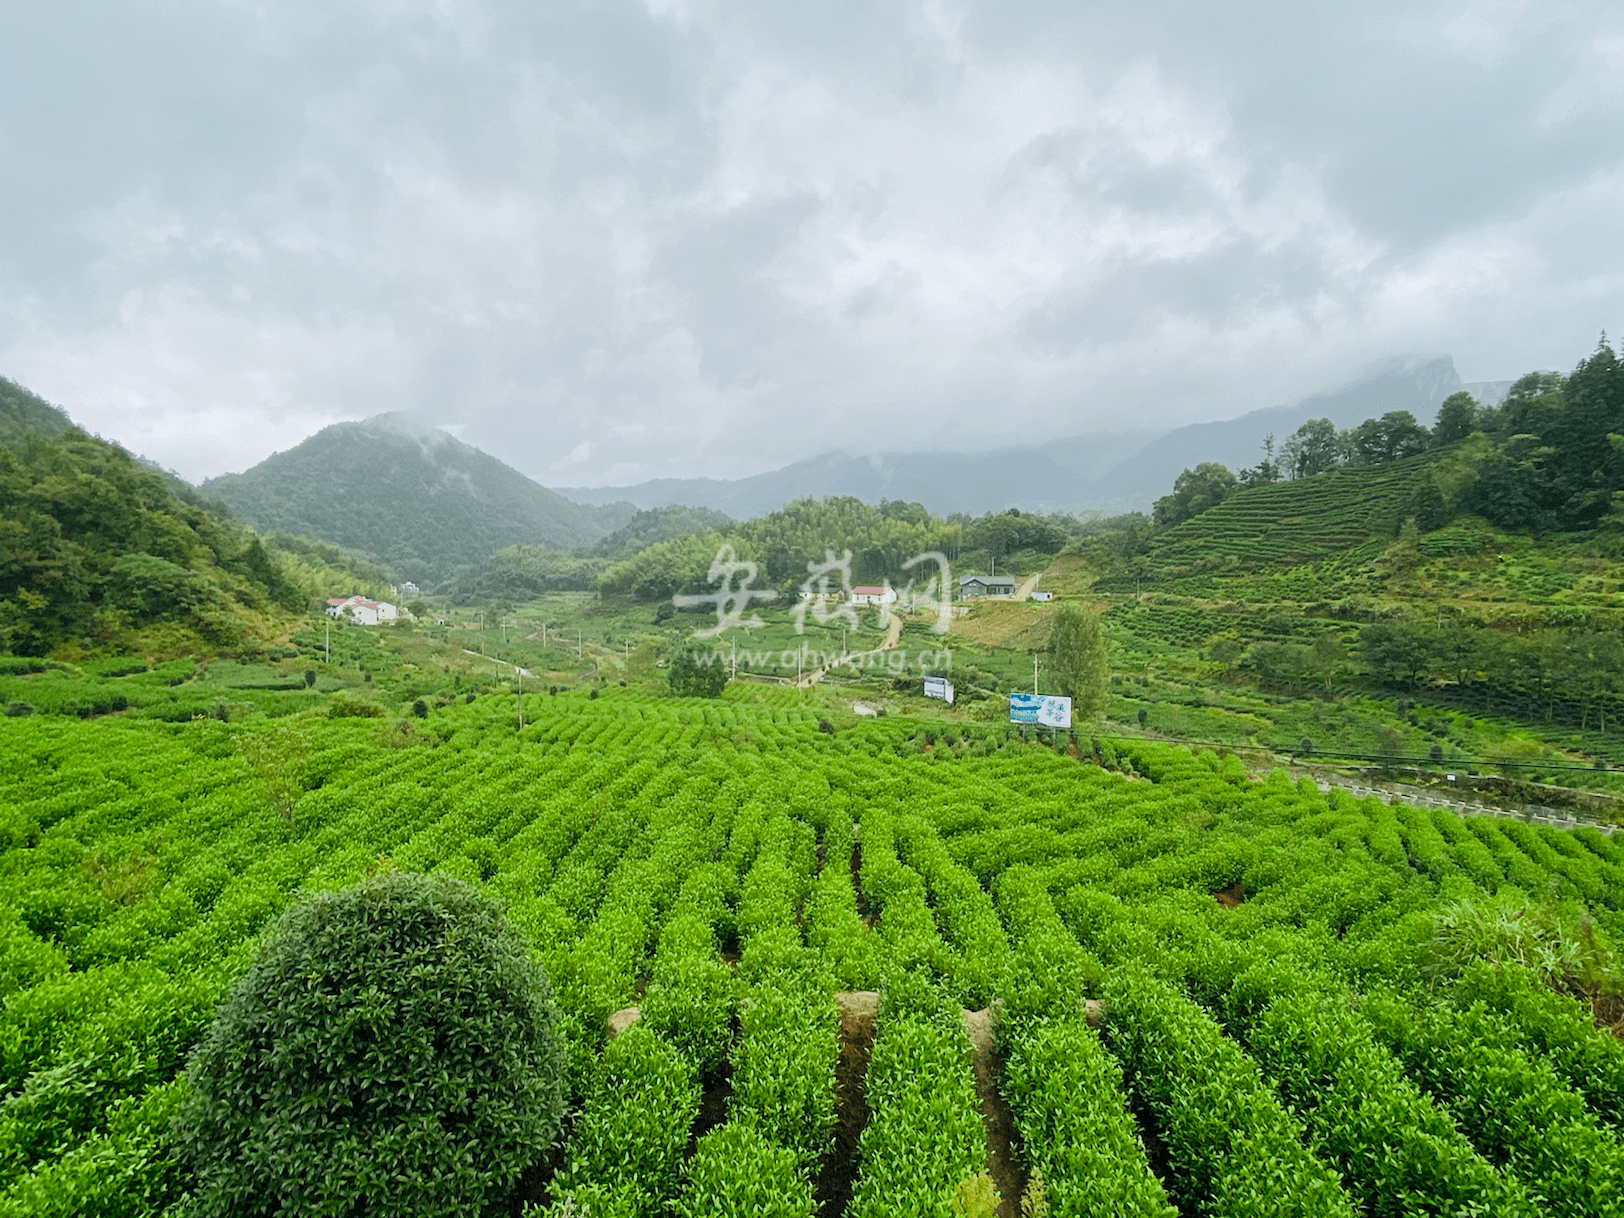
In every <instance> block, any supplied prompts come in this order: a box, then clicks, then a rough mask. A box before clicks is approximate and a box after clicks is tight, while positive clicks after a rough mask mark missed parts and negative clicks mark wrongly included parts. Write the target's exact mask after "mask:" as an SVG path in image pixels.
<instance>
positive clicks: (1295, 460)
mask: <svg viewBox="0 0 1624 1218" xmlns="http://www.w3.org/2000/svg"><path fill="white" fill-rule="evenodd" d="M1341 459H1342V457H1341V449H1340V447H1339V446H1338V444H1337V436H1336V424H1335V423H1333V422H1331V420H1330V419H1309V420H1308V422H1306V423H1304V424H1303V425H1302V426H1301V427H1299V428H1298V429H1297V430H1296V431H1294V432H1292V434H1291V437H1290V438H1289V439H1288V440H1287V441H1286V442H1285V444H1284V445H1283V446H1282V447H1281V449H1280V461H1281V464H1283V465H1284V466H1285V467H1286V468H1287V469H1288V470H1290V471H1291V476H1292V477H1293V478H1311V477H1313V476H1314V475H1315V474H1323V473H1324V472H1325V471H1326V470H1328V469H1330V468H1331V467H1332V466H1334V465H1335V464H1336V463H1337V462H1338V461H1340V460H1341Z"/></svg>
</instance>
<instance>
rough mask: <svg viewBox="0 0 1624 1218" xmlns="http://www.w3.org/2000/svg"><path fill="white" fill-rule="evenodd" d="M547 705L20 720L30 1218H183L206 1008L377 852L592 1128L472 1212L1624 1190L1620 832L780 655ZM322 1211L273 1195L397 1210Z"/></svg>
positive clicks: (5, 975) (530, 1165) (536, 1156)
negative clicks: (804, 679)
mask: <svg viewBox="0 0 1624 1218" xmlns="http://www.w3.org/2000/svg"><path fill="white" fill-rule="evenodd" d="M524 702H525V705H524V724H525V726H524V728H523V730H522V733H517V734H516V731H515V724H516V715H515V709H516V708H515V699H514V697H513V696H512V695H511V694H509V695H506V696H501V695H495V694H487V695H482V696H479V697H477V698H475V699H473V700H472V701H468V702H463V701H458V702H455V703H452V704H450V705H444V706H438V707H435V708H433V709H431V710H430V711H429V712H428V714H427V717H426V718H424V719H422V720H419V721H418V723H417V728H416V729H415V730H413V731H411V732H401V731H399V730H396V728H395V726H394V725H391V724H380V723H378V722H373V721H369V720H365V719H359V718H338V719H331V718H301V717H297V716H292V717H287V718H283V719H279V720H275V721H267V720H265V719H255V720H250V721H247V722H238V721H232V722H221V721H219V720H218V719H197V720H193V721H189V722H168V721H166V719H165V718H164V717H163V716H157V717H153V718H144V719H143V718H138V717H133V716H126V717H122V718H116V719H113V718H108V719H97V720H91V721H81V720H79V719H77V718H74V717H71V716H60V715H57V716H47V715H33V716H27V717H19V718H11V719H4V720H0V843H3V846H4V854H3V855H0V898H3V899H0V999H3V1009H0V1073H3V1082H0V1086H3V1089H4V1091H3V1094H4V1099H3V1101H0V1214H6V1215H13V1214H14V1215H53V1214H101V1215H125V1214H127V1215H156V1214H166V1213H175V1214H182V1213H187V1212H195V1210H194V1207H195V1206H196V1205H197V1204H198V1203H199V1202H198V1198H197V1190H198V1187H199V1185H198V1174H197V1172H198V1165H197V1164H196V1163H195V1162H193V1161H192V1160H191V1159H189V1158H188V1155H187V1151H186V1147H185V1146H184V1145H182V1144H181V1142H180V1141H178V1140H177V1137H176V1135H175V1129H176V1128H177V1126H176V1114H177V1112H180V1111H182V1110H184V1109H185V1107H186V1104H187V1099H188V1095H187V1093H188V1090H189V1088H190V1087H191V1086H192V1084H191V1083H190V1082H188V1080H187V1078H186V1076H185V1074H184V1070H185V1067H186V1063H187V1060H188V1057H189V1055H191V1054H192V1053H193V1052H194V1050H196V1048H197V1046H198V1045H199V1043H200V1042H201V1040H202V1038H203V1035H204V1032H205V1029H206V1028H207V1027H208V1026H209V1024H210V1021H211V1019H212V1018H213V1016H214V1012H215V1010H216V1008H217V1006H218V1005H219V1004H220V1002H221V1000H222V998H223V997H224V996H225V995H226V994H227V992H228V990H230V989H231V987H232V986H233V984H234V983H235V982H236V981H237V980H238V978H240V977H242V976H243V975H244V974H245V973H246V972H247V971H248V970H249V969H250V967H251V966H252V965H253V964H254V962H255V961H256V959H257V958H259V955H260V951H261V949H260V947H259V946H258V945H259V944H260V943H261V941H262V936H263V935H264V933H265V931H266V929H267V927H268V926H269V925H270V924H271V923H272V922H274V921H275V919H276V918H277V917H278V915H279V914H281V913H282V912H283V911H284V910H286V909H287V908H288V907H289V906H290V904H291V903H293V902H294V901H295V899H296V897H297V896H298V894H301V893H309V892H317V891H326V890H338V889H348V888H352V887H354V886H355V885H357V884H358V883H360V882H361V881H363V879H364V878H365V877H367V876H368V875H386V874H392V873H442V874H443V875H445V876H448V877H452V878H454V879H457V880H460V881H463V882H464V883H465V884H466V885H468V886H471V887H472V888H474V889H476V890H478V891H480V892H483V893H485V894H488V895H489V896H491V897H494V898H497V899H498V900H499V901H500V902H501V903H502V904H503V905H504V906H505V909H506V917H507V921H508V923H510V924H511V925H512V926H513V927H514V928H515V929H516V930H517V932H518V935H519V936H520V939H521V940H522V942H523V944H524V945H525V946H526V948H527V949H528V951H529V953H530V955H531V957H532V959H533V960H534V962H535V963H536V964H539V965H540V967H541V969H542V970H543V971H544V972H545V974H546V976H547V978H548V979H550V984H551V989H552V992H553V994H554V995H555V1001H556V1005H557V1026H558V1028H559V1029H560V1030H561V1032H562V1036H563V1045H564V1050H565V1056H566V1064H565V1066H564V1070H565V1076H566V1083H565V1090H566V1092H567V1098H568V1103H569V1105H570V1112H569V1115H568V1117H567V1118H566V1123H565V1129H566V1131H567V1134H566V1136H565V1137H564V1139H563V1140H562V1142H561V1144H560V1145H559V1146H557V1147H549V1146H546V1145H528V1146H522V1147H520V1148H519V1149H517V1150H515V1151H514V1152H513V1157H512V1161H511V1162H510V1163H508V1164H506V1168H505V1170H506V1172H507V1178H510V1179H511V1180H512V1181H513V1188H512V1193H513V1195H512V1197H511V1198H508V1197H503V1198H502V1199H501V1200H500V1203H492V1204H491V1205H489V1206H486V1207H485V1209H484V1210H483V1212H488V1213H507V1212H517V1211H518V1210H519V1209H520V1208H521V1207H525V1208H528V1210H529V1212H533V1213H546V1214H550V1215H562V1214H566V1213H567V1214H572V1215H598V1214H602V1215H648V1216H651V1218H652V1216H655V1215H668V1214H676V1215H696V1216H697V1215H702V1214H703V1215H715V1214H728V1215H731V1214H737V1215H743V1214H758V1215H780V1214H781V1215H810V1214H812V1213H814V1212H816V1213H822V1214H835V1213H845V1214H849V1215H853V1216H854V1218H855V1216H859V1215H860V1216H863V1218H870V1216H872V1218H879V1216H882V1215H885V1216H897V1215H943V1216H946V1215H949V1214H953V1213H988V1214H990V1213H992V1212H994V1210H993V1208H992V1207H993V1206H994V1205H995V1204H997V1196H996V1194H995V1193H994V1192H993V1191H992V1189H993V1184H994V1182H995V1181H996V1182H997V1183H998V1184H999V1185H1000V1186H1001V1187H1002V1188H1003V1189H1004V1192H1005V1196H1004V1198H1003V1202H1002V1209H1000V1210H999V1211H998V1212H1001V1213H1010V1214H1013V1213H1019V1212H1023V1210H1022V1207H1023V1206H1024V1212H1026V1213H1032V1214H1036V1213H1047V1214H1050V1215H1085V1214H1086V1215H1095V1214H1116V1215H1157V1216H1161V1215H1173V1214H1199V1215H1233V1216H1236V1218H1241V1216H1252V1215H1304V1216H1307V1215H1316V1216H1319V1215H1354V1214H1369V1215H1400V1214H1427V1215H1434V1214H1436V1215H1444V1214H1517V1215H1524V1214H1526V1215H1552V1214H1554V1215H1574V1216H1578V1215H1619V1214H1624V1143H1621V1141H1620V1126H1621V1122H1624V1042H1621V1041H1620V1040H1618V1039H1616V1038H1615V1037H1614V1035H1613V1034H1612V1032H1611V1031H1610V1030H1609V1029H1608V1028H1607V1027H1605V1026H1603V1025H1607V1024H1612V1023H1616V1022H1618V1021H1619V1020H1620V1019H1621V1018H1624V1010H1621V1009H1620V1006H1619V1001H1618V997H1617V993H1618V974H1617V963H1616V957H1615V956H1614V955H1612V954H1611V953H1612V949H1611V947H1610V945H1611V944H1613V943H1616V942H1617V941H1618V938H1619V936H1620V933H1621V931H1624V913H1621V906H1624V841H1620V840H1619V839H1617V838H1614V837H1611V836H1605V835H1603V834H1602V833H1600V832H1598V831H1596V830H1594V829H1579V830H1577V831H1572V830H1568V831H1563V830H1557V829H1552V828H1547V827H1543V826H1534V825H1530V824H1526V823H1523V822H1520V821H1517V820H1512V819H1504V820H1501V819H1490V818H1478V819H1470V820H1463V819H1461V818H1458V817H1456V816H1455V815H1453V814H1450V813H1444V812H1429V811H1422V810H1417V809H1414V808H1408V807H1390V806H1386V805H1383V804H1380V803H1378V802H1376V801H1374V800H1364V801H1357V800H1355V799H1353V798H1351V797H1349V796H1347V795H1345V794H1343V793H1339V792H1333V793H1330V794H1326V793H1323V792H1321V791H1320V790H1318V789H1317V788H1316V787H1314V786H1313V785H1312V784H1311V783H1308V782H1306V781H1303V782H1299V783H1295V784H1294V783H1293V782H1291V781H1290V780H1288V778H1287V777H1286V776H1285V775H1284V774H1281V773H1279V772H1274V773H1269V774H1265V775H1261V776H1259V775H1253V774H1248V773H1247V772H1246V771H1244V770H1243V769H1242V767H1241V766H1240V764H1239V763H1238V762H1237V761H1236V760H1235V759H1234V758H1233V757H1225V758H1220V757H1218V756H1215V755H1213V754H1211V753H1202V752H1197V751H1193V750H1191V749H1188V748H1183V747H1179V746H1176V745H1172V744H1163V743H1154V742H1148V741H1146V742H1129V743H1120V744H1118V745H1116V746H1114V747H1113V746H1112V745H1111V744H1109V743H1104V742H1101V745H1100V747H1099V749H1098V751H1097V752H1096V751H1095V749H1094V748H1093V742H1091V741H1090V740H1089V739H1088V738H1087V737H1083V738H1081V739H1080V741H1079V744H1080V746H1081V747H1080V749H1077V750H1074V749H1072V748H1070V747H1066V741H1065V739H1064V737H1062V738H1061V739H1060V741H1059V742H1058V745H1057V746H1047V745H1040V744H1032V743H1026V742H1023V741H1022V740H1021V739H1020V738H1019V737H1017V736H1014V735H1012V734H1011V732H1010V729H1008V728H1007V727H1005V726H1004V725H1002V724H997V723H979V722H976V723H968V724H963V725H959V726H954V727H951V728H949V729H947V730H946V731H945V732H943V733H942V734H941V735H937V732H936V731H932V732H931V733H930V736H929V737H928V738H927V736H926V733H925V730H924V721H916V720H913V719H910V718H908V717H906V716H899V715H893V716H891V717H887V718H883V719H879V720H864V721H858V720H855V719H848V718H844V717H842V718H838V721H836V720H834V719H831V717H830V716H831V714H832V712H830V711H829V710H828V706H827V703H824V702H821V701H819V700H818V699H817V697H816V695H815V691H804V692H803V691H799V690H795V689H791V688H788V687H770V688H769V687H761V686H738V685H735V686H731V687H729V689H728V691H727V693H726V694H725V695H724V697H723V698H721V699H720V700H715V701H712V700H689V699H680V698H672V697H667V696H657V695H653V694H650V693H645V692H642V691H640V690H638V689H637V688H635V687H633V688H629V689H628V688H619V687H615V686H608V687H606V688H604V689H602V690H601V692H600V691H593V692H592V693H591V694H590V695H589V694H588V692H587V691H585V690H571V691H565V692H562V693H559V694H557V695H548V694H545V693H538V694H530V695H526V697H525V699H524ZM934 726H935V727H937V728H939V727H940V724H934ZM1079 754H1080V755H1079ZM1098 762H1103V763H1104V764H1099V763H1098ZM870 991H872V992H874V993H877V995H878V999H877V1017H876V1018H875V1019H874V1020H873V1021H872V1024H871V1025H870V1026H869V1027H868V1029H867V1030H863V1031H860V1032H857V1033H854V1030H853V1029H854V1026H855V1025H854V1021H853V1019H852V1018H851V1011H852V1010H854V1009H856V1008H855V1007H854V1006H853V1000H852V998H851V997H850V996H851V995H853V994H859V995H861V994H862V993H864V992H870ZM632 1007H635V1008H637V1013H638V1015H639V1016H640V1017H639V1018H638V1019H637V1021H636V1022H635V1023H632V1024H631V1025H630V1028H629V1030H627V1031H625V1032H623V1033H621V1034H620V1035H619V1036H618V1037H615V1038H613V1039H611V1037H610V1016H611V1015H612V1014H614V1013H616V1012H623V1011H624V1010H625V1009H626V1008H632ZM981 1011H986V1012H988V1014H987V1016H986V1023H987V1024H988V1025H990V1026H991V1028H992V1029H993V1043H992V1044H991V1045H990V1049H991V1054H990V1061H991V1063H992V1068H991V1072H990V1074H989V1073H986V1072H985V1070H984V1069H983V1067H985V1066H986V1063H987V1061H988V1060H989V1057H988V1052H987V1050H988V1049H989V1046H988V1045H986V1044H985V1043H983V1044H982V1045H981V1046H980V1047H979V1048H977V1047H976V1045H975V1044H974V1043H973V1042H972V1039H971V1038H970V1036H969V1035H968V1034H967V1032H966V1027H967V1023H966V1020H965V1018H964V1015H965V1013H966V1012H981ZM625 1022H626V1021H625V1018H624V1017H622V1018H621V1019H619V1020H617V1021H616V1026H624V1024H625ZM971 1022H975V1021H971ZM870 1032H871V1034H872V1041H871V1042H870V1041H869V1040H868V1039H867V1037H868V1036H869V1035H870ZM854 1036H858V1037H859V1038H860V1041H861V1043H854ZM335 1068H336V1067H335ZM989 1090H990V1092H991V1094H990V1095H989ZM1000 1114H1002V1115H1001V1117H1000V1119H1002V1120H1003V1121H1004V1122H1005V1123H1006V1124H1007V1125H1008V1126H1009V1128H1010V1130H1012V1132H1013V1136H1012V1137H1009V1136H1007V1133H1008V1131H1006V1133H1004V1134H1000V1133H999V1132H998V1128H999V1122H998V1120H995V1119H993V1118H994V1117H998V1116H999V1115H1000ZM389 1166H390V1165H389V1164H381V1165H380V1166H379V1170H381V1171H387V1170H389ZM989 1169H992V1175H991V1176H988V1175H987V1174H986V1173H988V1172H989ZM1016 1193H1019V1194H1020V1196H1016V1195H1015V1194H1016ZM324 1204H325V1205H326V1208H318V1207H316V1206H315V1205H314V1204H312V1205H304V1204H302V1203H301V1202H300V1201H299V1200H298V1199H297V1198H278V1199H269V1200H267V1201H266V1209H265V1212H280V1213H286V1214H295V1213H316V1212H322V1213H353V1214H361V1213H371V1212H376V1211H375V1210H371V1209H369V1208H368V1203H367V1198H366V1197H365V1196H360V1197H356V1198H354V1199H353V1201H352V1202H351V1203H350V1204H348V1206H345V1205H343V1204H341V1203H340V1204H334V1203H331V1202H330V1201H329V1202H328V1203H324ZM470 1212H473V1211H470Z"/></svg>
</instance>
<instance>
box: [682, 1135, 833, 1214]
mask: <svg viewBox="0 0 1624 1218" xmlns="http://www.w3.org/2000/svg"><path fill="white" fill-rule="evenodd" d="M687 1174H688V1188H687V1190H686V1191H685V1192H684V1193H683V1195H682V1196H681V1197H680V1198H678V1200H677V1204H676V1210H675V1212H676V1214H677V1215H678V1218H812V1184H811V1181H809V1180H808V1179H807V1178H806V1176H805V1175H804V1174H802V1172H801V1170H800V1165H799V1164H798V1163H797V1162H796V1159H795V1152H794V1151H792V1150H787V1149H785V1148H784V1147H782V1146H775V1145H774V1144H773V1143H772V1142H770V1141H768V1140H767V1139H766V1138H765V1137H763V1136H762V1135H761V1134H760V1133H758V1132H757V1131H756V1130H754V1129H751V1128H748V1127H747V1126H744V1125H735V1124H731V1123H730V1124H727V1125H722V1126H719V1127H718V1128H716V1129H713V1130H711V1131H710V1132H709V1133H707V1134H706V1135H705V1136H704V1137H702V1138H700V1139H699V1144H698V1146H697V1147H696V1148H695V1150H694V1157H693V1159H692V1161H691V1162H689V1164H688V1173H687Z"/></svg>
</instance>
